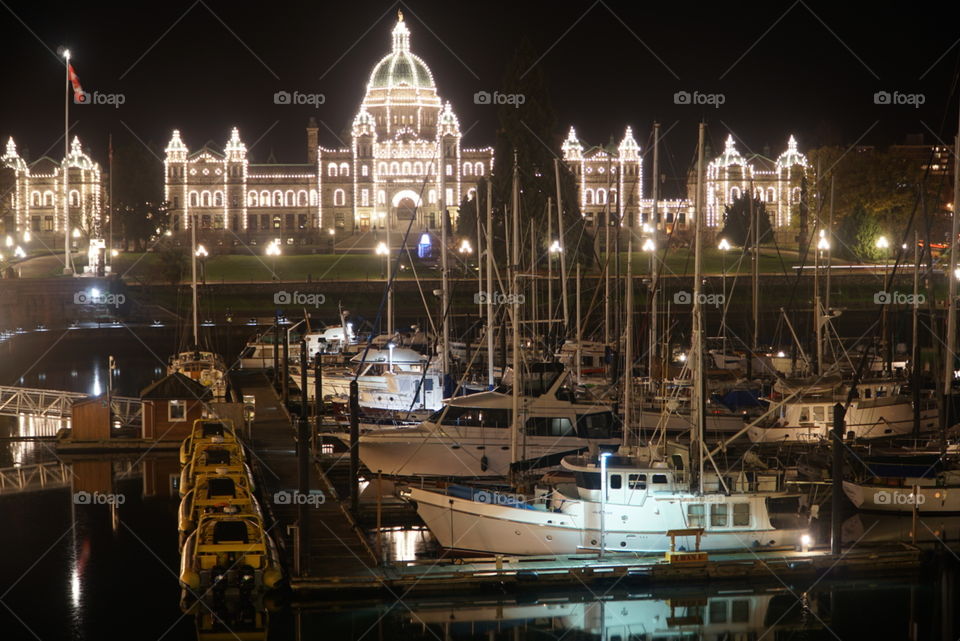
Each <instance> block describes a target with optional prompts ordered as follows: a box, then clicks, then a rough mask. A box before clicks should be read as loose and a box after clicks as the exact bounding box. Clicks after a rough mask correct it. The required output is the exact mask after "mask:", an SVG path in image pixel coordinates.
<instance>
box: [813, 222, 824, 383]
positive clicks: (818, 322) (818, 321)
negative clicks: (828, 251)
mask: <svg viewBox="0 0 960 641" xmlns="http://www.w3.org/2000/svg"><path fill="white" fill-rule="evenodd" d="M813 237H814V238H816V239H817V247H815V248H814V250H813V323H814V324H813V327H814V331H815V333H816V341H817V349H816V354H817V372H816V373H817V375H818V376H820V375H822V374H823V320H822V319H823V313H822V312H821V310H820V247H819V245H820V240H819V238H820V218H819V217H817V220H816V223H815V224H814V234H813Z"/></svg>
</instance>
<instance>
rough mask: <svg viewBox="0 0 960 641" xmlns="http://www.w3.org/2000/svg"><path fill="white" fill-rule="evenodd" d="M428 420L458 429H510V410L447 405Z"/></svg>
mask: <svg viewBox="0 0 960 641" xmlns="http://www.w3.org/2000/svg"><path fill="white" fill-rule="evenodd" d="M428 420H429V421H430V422H431V423H440V424H441V425H456V426H460V427H510V410H501V409H493V408H488V407H457V406H455V405H448V406H447V407H445V408H444V409H441V410H439V411H436V412H434V413H433V415H432V416H431V417H430V418H429V419H428Z"/></svg>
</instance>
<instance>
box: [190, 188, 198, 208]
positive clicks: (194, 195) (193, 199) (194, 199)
mask: <svg viewBox="0 0 960 641" xmlns="http://www.w3.org/2000/svg"><path fill="white" fill-rule="evenodd" d="M197 199H198V196H197V192H195V191H191V192H190V206H191V207H196V206H197V203H198V200H197Z"/></svg>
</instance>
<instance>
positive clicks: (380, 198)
mask: <svg viewBox="0 0 960 641" xmlns="http://www.w3.org/2000/svg"><path fill="white" fill-rule="evenodd" d="M377 204H378V205H386V204H387V192H385V191H383V190H382V189H381V190H380V191H378V192H377Z"/></svg>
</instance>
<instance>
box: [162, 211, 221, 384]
mask: <svg viewBox="0 0 960 641" xmlns="http://www.w3.org/2000/svg"><path fill="white" fill-rule="evenodd" d="M190 247H191V251H190V268H191V279H190V291H191V307H192V314H191V315H192V326H193V345H192V348H191V349H188V350H185V351H182V352H178V353H177V354H174V355H173V356H171V357H170V363H169V364H168V365H167V374H174V373H180V374H183V375H184V376H187V377H188V378H191V379H193V380H195V381H197V382H199V383H200V384H201V385H203V386H205V387H209V388H210V389H211V390H212V391H213V396H214V398H216V399H223V398H225V397H226V395H227V366H226V363H224V361H223V357H221V356H220V355H219V354H217V353H215V352H213V351H209V350H203V349H201V348H200V322H199V318H198V314H199V307H198V304H197V225H196V220H194V221H192V224H191V225H190Z"/></svg>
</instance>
